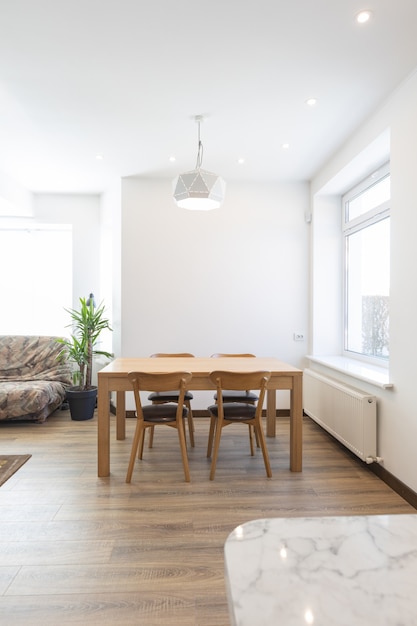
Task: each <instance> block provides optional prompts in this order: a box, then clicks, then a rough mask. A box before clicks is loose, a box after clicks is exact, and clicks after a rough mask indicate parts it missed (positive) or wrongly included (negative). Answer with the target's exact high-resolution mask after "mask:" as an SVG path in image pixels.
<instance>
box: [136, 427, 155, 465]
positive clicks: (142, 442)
mask: <svg viewBox="0 0 417 626" xmlns="http://www.w3.org/2000/svg"><path fill="white" fill-rule="evenodd" d="M151 430H152V427H151ZM144 445H145V428H143V430H142V432H141V434H140V439H139V450H138V459H142V458H143V448H144Z"/></svg>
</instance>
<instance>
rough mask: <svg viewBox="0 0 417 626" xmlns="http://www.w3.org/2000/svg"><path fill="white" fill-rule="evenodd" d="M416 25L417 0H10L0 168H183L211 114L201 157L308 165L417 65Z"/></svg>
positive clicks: (1, 21) (100, 182) (256, 173)
mask: <svg viewBox="0 0 417 626" xmlns="http://www.w3.org/2000/svg"><path fill="white" fill-rule="evenodd" d="M364 8H368V9H372V11H373V19H372V20H371V21H370V22H369V23H368V24H366V25H358V24H357V23H356V22H355V15H356V13H357V12H358V11H359V10H361V9H364ZM416 27H417V1H416V0H369V1H368V0H363V1H362V0H286V1H283V0H257V1H256V2H255V1H254V0H240V1H238V0H210V1H209V2H204V3H203V2H200V1H199V0H148V1H147V2H144V1H143V0H0V170H2V171H5V172H6V173H8V174H9V175H11V176H12V177H13V178H14V179H15V180H17V181H18V182H20V183H21V184H23V185H25V186H26V187H27V188H29V189H31V190H33V191H51V192H59V191H62V192H64V191H65V192H100V191H102V190H104V189H105V188H106V187H107V186H108V184H109V183H110V182H111V181H113V180H115V179H119V178H120V177H122V176H131V175H141V176H147V177H149V176H151V177H159V176H169V177H174V176H175V175H176V174H177V173H179V172H180V171H183V170H187V169H192V168H194V166H195V161H196V156H197V125H196V124H195V122H194V121H193V117H194V116H195V115H199V114H202V115H204V116H205V117H206V121H205V122H204V124H203V125H202V128H201V133H202V140H203V145H204V159H203V167H204V168H205V169H208V170H212V171H215V172H216V173H218V174H221V175H222V176H223V177H224V178H225V179H226V181H227V180H234V179H236V180H237V179H245V180H306V179H309V178H311V176H312V175H314V173H315V172H316V171H317V170H318V168H319V167H320V166H321V165H322V164H323V163H324V162H325V161H326V160H327V159H328V158H329V157H330V156H331V154H332V153H333V152H334V151H335V150H336V149H337V148H338V147H339V146H340V145H341V144H342V143H343V142H344V141H345V140H346V138H347V137H348V136H349V134H350V133H351V132H352V131H354V129H355V128H357V127H358V126H359V125H360V124H361V123H362V122H363V121H364V120H366V118H367V117H368V116H369V115H370V113H371V112H372V111H373V110H374V109H375V108H376V107H378V106H379V105H380V104H381V103H382V102H383V101H384V100H385V99H386V98H387V97H388V95H389V94H390V93H391V92H392V91H393V90H394V89H395V88H396V87H397V86H398V85H399V84H400V83H401V82H402V81H403V80H404V79H406V78H407V76H409V75H410V74H411V73H412V72H413V71H414V69H415V68H416V67H417V36H416ZM309 97H315V98H317V100H318V103H317V105H316V106H315V107H314V108H311V107H308V106H307V105H306V104H305V101H306V99H307V98H309ZM284 142H288V143H289V144H290V148H289V149H287V150H283V149H282V148H281V146H282V144H283V143H284ZM97 154H101V155H103V157H104V158H103V159H102V160H101V161H99V160H97V159H96V155H97ZM170 156H175V157H176V162H175V163H171V162H170V161H169V157H170ZM239 157H243V158H244V159H245V163H244V164H243V165H239V164H238V163H237V159H238V158H239Z"/></svg>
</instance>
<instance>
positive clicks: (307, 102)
mask: <svg viewBox="0 0 417 626" xmlns="http://www.w3.org/2000/svg"><path fill="white" fill-rule="evenodd" d="M306 104H308V106H309V107H313V106H314V105H315V104H317V99H316V98H308V100H306Z"/></svg>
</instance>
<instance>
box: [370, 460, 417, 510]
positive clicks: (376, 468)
mask: <svg viewBox="0 0 417 626" xmlns="http://www.w3.org/2000/svg"><path fill="white" fill-rule="evenodd" d="M369 469H370V470H371V471H372V472H373V473H374V474H375V475H376V476H378V478H380V479H381V480H382V481H383V482H384V483H385V484H386V485H388V487H391V489H392V490H393V491H395V492H396V493H398V495H399V496H401V497H402V498H404V500H406V501H407V502H408V504H411V506H413V507H414V508H415V509H417V493H416V492H415V491H413V490H412V489H410V487H407V485H405V484H404V483H403V482H401V480H399V479H398V478H396V477H395V476H393V474H390V472H388V471H387V470H386V469H385V467H382V466H381V465H379V464H378V463H371V464H370V465H369Z"/></svg>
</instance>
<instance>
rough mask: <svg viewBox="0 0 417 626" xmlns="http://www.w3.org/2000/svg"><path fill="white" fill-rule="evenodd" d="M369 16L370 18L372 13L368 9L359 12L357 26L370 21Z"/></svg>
mask: <svg viewBox="0 0 417 626" xmlns="http://www.w3.org/2000/svg"><path fill="white" fill-rule="evenodd" d="M371 16H372V11H369V9H366V10H364V11H360V12H359V13H357V15H356V21H357V22H358V24H365V23H366V22H368V21H369V20H370V19H371Z"/></svg>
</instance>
